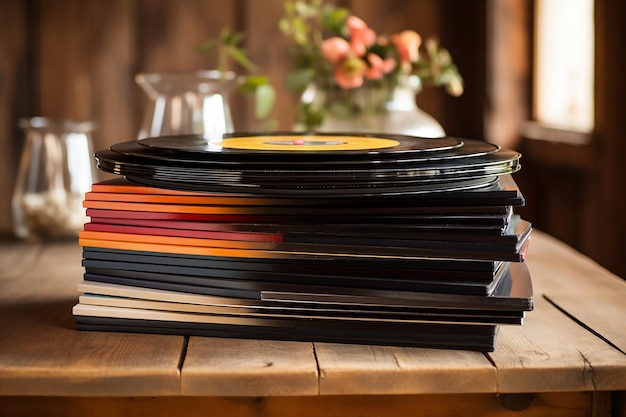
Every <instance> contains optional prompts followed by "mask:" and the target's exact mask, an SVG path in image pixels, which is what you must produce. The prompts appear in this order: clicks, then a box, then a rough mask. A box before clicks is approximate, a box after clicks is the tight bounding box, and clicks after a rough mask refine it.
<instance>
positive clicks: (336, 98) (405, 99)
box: [296, 76, 445, 138]
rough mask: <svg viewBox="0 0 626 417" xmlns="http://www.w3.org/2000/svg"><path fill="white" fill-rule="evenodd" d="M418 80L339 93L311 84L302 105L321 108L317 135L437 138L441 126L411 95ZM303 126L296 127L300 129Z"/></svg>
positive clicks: (440, 132)
mask: <svg viewBox="0 0 626 417" xmlns="http://www.w3.org/2000/svg"><path fill="white" fill-rule="evenodd" d="M420 90H421V83H420V79H419V78H418V77H416V76H412V77H405V78H403V79H402V80H401V81H400V82H399V83H398V84H397V85H393V86H390V85H385V84H384V83H382V84H371V85H366V86H363V87H359V88H355V89H351V90H341V89H339V88H337V87H336V86H334V87H331V88H324V87H320V86H319V85H316V84H312V85H310V86H309V87H308V88H307V89H306V91H305V92H304V93H303V95H302V103H303V104H308V105H310V106H313V109H321V111H322V114H323V120H322V124H321V125H320V126H318V127H316V128H314V130H316V131H318V132H362V133H388V134H394V133H395V134H403V135H410V136H418V137H424V138H437V137H443V136H445V131H444V129H443V127H442V126H441V124H439V122H438V121H437V120H436V119H435V118H434V117H432V116H431V115H429V114H428V113H426V112H425V111H423V110H422V109H420V108H419V107H418V106H417V103H416V102H415V96H416V95H417V94H418V93H419V91H420ZM303 128H304V127H303V126H296V129H297V130H303Z"/></svg>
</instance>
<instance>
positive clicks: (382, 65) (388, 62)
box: [365, 53, 396, 80]
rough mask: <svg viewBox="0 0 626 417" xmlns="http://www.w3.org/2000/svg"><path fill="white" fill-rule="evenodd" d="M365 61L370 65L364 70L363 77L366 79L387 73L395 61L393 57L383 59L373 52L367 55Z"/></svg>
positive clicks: (393, 66)
mask: <svg viewBox="0 0 626 417" xmlns="http://www.w3.org/2000/svg"><path fill="white" fill-rule="evenodd" d="M367 61H368V62H369V63H370V67H369V68H367V69H366V70H365V78H367V79H368V80H377V79H379V78H382V76H383V74H389V73H390V72H391V71H393V70H394V68H395V67H396V61H395V60H394V59H393V58H387V59H385V60H383V59H382V58H381V57H380V56H378V55H376V54H374V53H369V54H368V55H367Z"/></svg>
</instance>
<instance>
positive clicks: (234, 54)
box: [225, 46, 256, 71]
mask: <svg viewBox="0 0 626 417" xmlns="http://www.w3.org/2000/svg"><path fill="white" fill-rule="evenodd" d="M225 52H226V53H227V54H228V56H230V57H231V58H232V59H234V60H235V61H236V62H237V63H239V65H241V66H243V67H244V68H246V69H248V70H250V71H255V70H256V66H255V65H254V64H253V63H252V61H250V60H249V59H248V57H247V56H246V52H245V51H244V50H243V49H240V48H237V47H234V46H230V47H227V48H226V49H225Z"/></svg>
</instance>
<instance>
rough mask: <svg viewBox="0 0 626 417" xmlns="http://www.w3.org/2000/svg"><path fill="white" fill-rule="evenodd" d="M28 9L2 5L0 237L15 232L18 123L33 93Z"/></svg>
mask: <svg viewBox="0 0 626 417" xmlns="http://www.w3.org/2000/svg"><path fill="white" fill-rule="evenodd" d="M26 15H27V11H26V5H25V2H23V1H20V0H8V1H3V2H2V3H1V4H0V51H2V59H0V197H2V199H0V233H2V232H3V231H4V232H7V231H10V230H12V223H11V206H10V196H11V195H12V194H13V186H14V184H15V177H16V173H17V169H18V164H19V158H18V155H19V152H20V151H21V149H22V143H23V138H24V135H23V133H22V132H20V131H19V130H18V128H17V119H19V118H21V117H26V116H28V114H27V109H26V107H27V106H28V97H29V96H30V91H29V87H28V82H27V81H26V80H27V79H28V76H29V75H30V72H31V68H29V67H28V65H29V63H28V52H29V51H28V42H27V41H28V39H27V30H28V29H27V21H26Z"/></svg>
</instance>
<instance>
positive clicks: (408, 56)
mask: <svg viewBox="0 0 626 417" xmlns="http://www.w3.org/2000/svg"><path fill="white" fill-rule="evenodd" d="M391 41H392V42H393V43H394V44H395V45H396V48H398V58H399V59H400V63H401V64H403V66H406V64H410V63H411V62H416V61H417V59H418V58H419V47H420V45H421V44H422V37H421V36H420V35H419V34H417V32H415V31H413V30H405V31H402V32H400V33H398V34H396V35H394V36H393V37H392V39H391Z"/></svg>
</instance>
